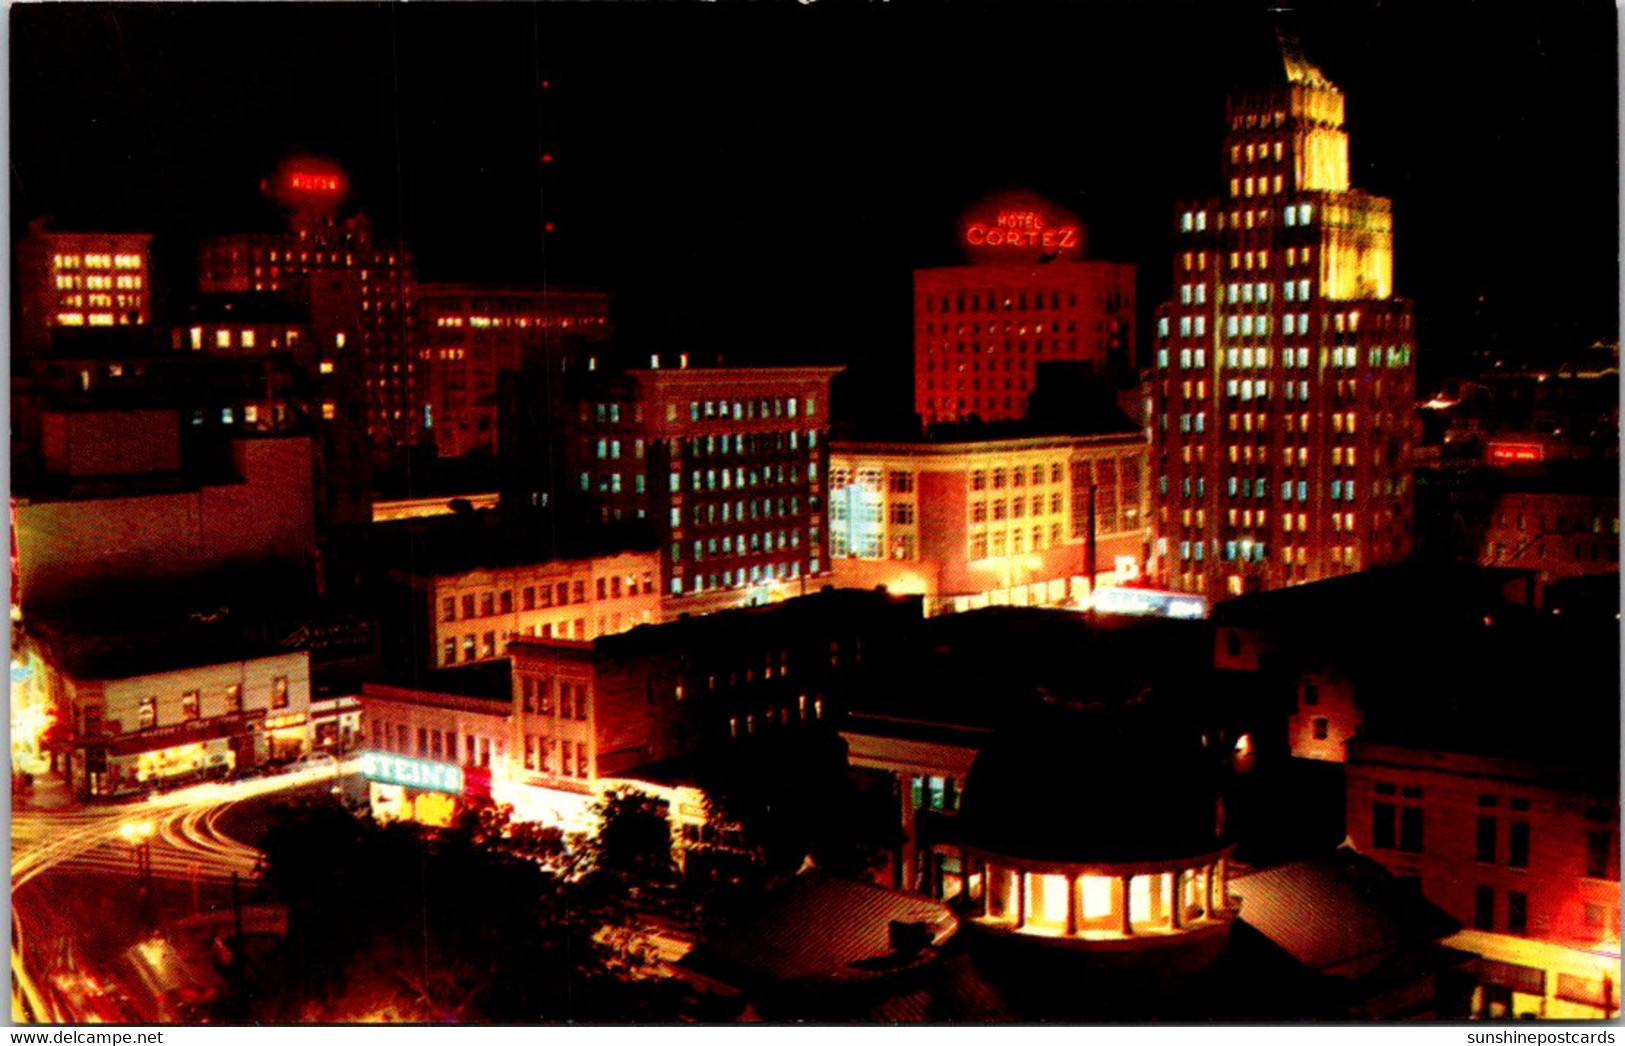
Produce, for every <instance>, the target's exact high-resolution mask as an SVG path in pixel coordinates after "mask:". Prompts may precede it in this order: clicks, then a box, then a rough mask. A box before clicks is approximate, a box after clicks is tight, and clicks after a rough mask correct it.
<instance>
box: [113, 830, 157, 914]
mask: <svg viewBox="0 0 1625 1046" xmlns="http://www.w3.org/2000/svg"><path fill="white" fill-rule="evenodd" d="M118 832H119V835H121V836H123V837H124V841H125V842H127V843H129V844H130V847H131V852H132V853H133V854H134V855H135V875H136V903H137V904H138V905H139V906H140V910H141V924H142V925H143V926H145V927H146V928H147V929H149V930H150V929H151V928H152V833H153V823H152V822H151V821H148V820H144V819H133V820H129V821H124V822H123V823H121V824H120V825H119V826H118Z"/></svg>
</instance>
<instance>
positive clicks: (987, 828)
mask: <svg viewBox="0 0 1625 1046" xmlns="http://www.w3.org/2000/svg"><path fill="white" fill-rule="evenodd" d="M1217 767H1218V761H1217V759H1216V758H1215V753H1213V752H1212V751H1210V749H1209V747H1208V744H1207V742H1206V740H1205V738H1204V737H1203V735H1202V734H1201V733H1200V732H1199V731H1198V730H1197V729H1195V728H1194V727H1192V726H1190V725H1188V724H1186V723H1183V722H1181V721H1180V720H1179V718H1178V717H1177V716H1175V715H1172V714H1169V713H1167V712H1164V711H1161V710H1159V709H1157V708H1154V707H1152V706H1151V705H1150V704H1149V703H1145V702H1139V703H1133V704H1130V705H1127V706H1118V707H1109V708H1094V707H1089V708H1084V707H1079V706H1075V705H1067V704H1062V703H1059V702H1053V701H1045V702H1042V703H1040V704H1039V705H1038V706H1037V707H1036V708H1035V709H1033V710H1032V711H1031V712H1030V713H1026V714H1024V715H1022V716H1021V717H1019V718H1018V719H1017V720H1015V721H1013V722H1011V723H1009V724H1007V725H1006V726H1004V727H1003V728H1001V729H1000V730H999V731H998V732H997V733H996V734H995V735H994V736H993V737H992V738H991V739H990V740H989V741H988V743H987V744H986V745H985V746H984V747H983V748H982V751H981V752H980V754H979V755H978V756H977V757H976V761H975V763H974V764H973V765H972V767H971V770H970V773H969V776H968V779H967V780H966V783H965V789H964V794H963V797H962V799H961V805H960V811H959V815H958V817H957V818H956V824H955V833H954V834H955V836H956V840H957V842H958V844H959V848H960V866H961V868H963V869H964V871H965V873H966V875H965V877H964V880H963V881H964V884H965V890H964V892H963V894H962V896H961V900H960V903H961V906H962V918H963V919H964V920H965V922H966V923H967V924H968V925H970V926H971V927H974V928H976V929H979V930H981V931H984V932H987V933H991V934H997V935H1003V936H1009V937H1018V938H1033V939H1036V940H1041V941H1045V942H1050V943H1053V944H1056V945H1063V946H1067V947H1070V948H1075V949H1081V950H1086V951H1096V952H1101V953H1121V952H1146V951H1153V950H1155V951H1156V952H1158V953H1159V954H1160V955H1169V954H1170V953H1169V951H1168V950H1170V949H1178V950H1180V951H1181V953H1182V957H1183V958H1185V959H1196V960H1199V961H1201V960H1205V958H1207V957H1210V956H1211V955H1213V954H1216V953H1217V952H1218V951H1219V950H1220V949H1221V948H1222V947H1223V945H1224V943H1225V942H1226V941H1227V940H1228V938H1229V934H1230V925H1231V921H1232V920H1233V918H1234V916H1235V914H1236V912H1235V906H1234V904H1233V902H1232V901H1231V899H1230V897H1229V894H1228V891H1227V889H1226V879H1225V877H1226V864H1227V862H1228V860H1229V855H1230V849H1231V847H1230V844H1228V843H1227V842H1226V841H1225V838H1224V832H1223V812H1222V805H1221V800H1220V797H1219V790H1218V775H1217ZM1170 957H1171V955H1170ZM1181 965H1185V964H1184V963H1181Z"/></svg>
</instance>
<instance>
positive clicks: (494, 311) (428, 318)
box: [416, 283, 609, 458]
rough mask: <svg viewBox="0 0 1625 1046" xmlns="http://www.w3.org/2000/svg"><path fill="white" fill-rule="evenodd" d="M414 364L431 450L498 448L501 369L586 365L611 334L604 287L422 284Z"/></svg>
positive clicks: (453, 452) (452, 453) (449, 453)
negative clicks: (570, 288) (595, 347)
mask: <svg viewBox="0 0 1625 1046" xmlns="http://www.w3.org/2000/svg"><path fill="white" fill-rule="evenodd" d="M417 309H418V317H417V319H418V322H417V332H418V348H417V357H418V360H417V362H418V369H417V371H416V373H418V374H420V375H422V376H423V383H424V386H423V387H424V391H425V393H426V397H427V398H426V399H425V403H426V405H427V407H428V410H429V413H428V415H427V416H426V417H427V419H428V421H429V423H430V426H431V428H432V429H433V433H434V442H435V450H436V451H437V452H438V453H439V454H440V456H441V457H446V458H454V457H460V456H462V455H465V454H471V453H475V452H480V451H483V452H485V453H491V454H494V453H498V452H500V449H501V448H500V446H499V443H498V436H499V425H498V401H499V396H498V380H497V378H498V375H499V374H501V373H503V372H504V371H517V370H519V369H521V368H524V367H543V368H551V369H554V370H556V371H558V372H569V371H572V370H583V371H584V370H586V368H587V365H588V361H589V354H590V353H591V352H592V346H593V345H594V344H595V343H597V342H601V341H602V340H603V339H604V338H606V337H607V336H608V334H609V295H607V294H605V293H603V292H601V291H559V290H552V289H550V288H540V287H536V288H489V287H475V286H470V285H467V284H449V283H438V284H424V285H422V286H420V287H419V288H418V295H417Z"/></svg>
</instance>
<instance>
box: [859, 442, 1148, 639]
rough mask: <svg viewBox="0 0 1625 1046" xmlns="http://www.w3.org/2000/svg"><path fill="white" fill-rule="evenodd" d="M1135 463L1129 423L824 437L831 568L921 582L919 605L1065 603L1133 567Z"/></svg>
mask: <svg viewBox="0 0 1625 1046" xmlns="http://www.w3.org/2000/svg"><path fill="white" fill-rule="evenodd" d="M1144 476H1145V442H1144V439H1143V437H1142V436H1141V434H1140V433H1138V432H1124V433H1115V434H1106V435H1099V436H1035V437H1025V438H1006V439H984V440H976V441H954V442H932V443H922V442H904V443H896V442H892V443H867V442H844V441H843V442H836V443H834V444H832V445H831V448H830V475H829V529H830V555H831V560H832V562H833V564H834V568H835V579H836V581H837V583H839V584H841V585H843V586H846V587H852V588H872V587H874V586H876V585H885V586H887V587H888V588H890V589H891V590H892V591H895V592H904V593H911V594H918V595H922V596H924V597H925V600H926V608H927V612H929V613H938V612H941V611H945V610H968V609H973V608H975V607H979V606H988V605H990V604H999V603H1010V604H1015V605H1019V606H1028V605H1032V606H1044V605H1063V604H1064V605H1071V604H1075V603H1077V602H1079V601H1081V600H1083V599H1084V598H1085V597H1086V596H1087V595H1088V594H1089V592H1090V585H1091V583H1092V582H1093V581H1095V580H1096V579H1100V580H1105V581H1111V580H1114V579H1115V578H1116V577H1117V576H1118V575H1119V574H1120V573H1121V574H1122V575H1123V576H1124V577H1125V579H1126V578H1127V577H1130V576H1137V575H1138V573H1139V569H1140V566H1141V564H1142V563H1143V557H1144V546H1145V505H1146V501H1145V487H1144ZM1091 494H1092V495H1093V506H1092V511H1093V524H1094V526H1093V534H1092V535H1091V532H1090V531H1091V527H1090V524H1091V515H1090V513H1091V504H1090V498H1091ZM1091 542H1092V543H1093V547H1092V548H1091ZM1091 552H1093V555H1094V563H1093V564H1090V562H1089V555H1090V553H1091Z"/></svg>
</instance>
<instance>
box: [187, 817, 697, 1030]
mask: <svg viewBox="0 0 1625 1046" xmlns="http://www.w3.org/2000/svg"><path fill="white" fill-rule="evenodd" d="M505 820H506V817H505V811H501V810H495V809H486V810H475V811H473V812H472V813H470V814H468V815H465V816H464V817H463V818H461V819H460V820H459V821H458V822H457V823H456V824H454V825H453V826H452V827H451V828H448V829H444V830H438V831H436V830H432V829H424V828H422V827H421V826H418V825H414V824H404V823H396V824H389V825H378V824H377V823H375V822H374V821H373V820H372V819H371V818H369V817H367V816H365V815H364V814H357V813H353V812H351V811H350V810H347V809H345V808H344V807H343V806H341V805H340V804H337V803H330V802H321V803H316V804H311V805H306V806H300V807H292V808H286V809H284V810H282V811H281V812H280V813H279V815H278V817H277V820H276V822H275V823H274V824H273V826H272V827H271V829H270V830H269V831H268V832H267V833H266V835H265V838H264V840H263V842H262V844H261V845H262V848H263V849H264V850H265V854H266V858H265V860H266V864H265V875H266V880H267V883H268V884H269V885H270V887H271V888H272V890H273V891H274V893H275V894H276V895H277V896H278V897H279V898H280V899H281V900H283V901H284V903H286V904H287V905H288V910H289V914H288V935H287V939H286V940H285V941H284V942H282V944H281V946H280V947H279V948H278V949H276V950H275V952H274V953H273V954H270V955H266V956H263V957H261V958H260V959H258V960H245V961H244V962H243V963H242V967H241V969H239V970H238V971H236V977H235V978H234V983H235V985H236V990H235V991H232V992H230V993H228V995H227V997H226V998H224V999H222V1000H221V1004H220V1007H219V1009H218V1011H217V1014H216V1016H217V1017H218V1018H220V1019H223V1020H230V1021H271V1022H278V1023H282V1022H292V1021H310V1020H316V1021H336V1022H350V1021H406V1022H418V1023H465V1022H466V1023H539V1022H565V1021H623V1020H632V1019H639V1020H658V1019H662V1018H664V1019H671V1017H672V1016H673V1015H674V1014H675V1009H674V1007H675V1006H676V1004H677V999H676V995H677V991H676V989H675V988H674V987H673V986H672V985H671V984H669V983H667V982H662V981H658V980H652V979H638V978H634V977H630V976H628V975H627V970H626V965H625V963H624V962H623V961H621V958H620V956H619V955H618V953H617V946H616V938H615V937H614V935H613V934H606V933H604V932H603V931H604V930H605V927H606V925H609V918H608V915H607V914H606V913H608V912H610V911H611V908H612V906H610V905H609V904H608V903H607V901H606V900H605V898H606V897H607V896H608V895H607V894H606V893H605V892H604V891H591V892H590V893H589V891H588V890H587V889H586V888H585V886H584V883H585V879H579V880H572V879H571V878H570V877H569V875H568V873H567V872H563V873H561V871H560V870H559V868H560V867H562V865H561V854H562V853H563V846H562V839H559V838H558V837H556V835H555V834H550V833H547V832H546V831H533V830H522V831H519V832H517V833H515V832H511V831H509V830H508V826H506V824H505ZM514 836H517V837H518V838H517V839H515V838H514ZM619 845H620V844H619V843H617V846H619ZM633 867H634V868H636V867H642V865H641V864H637V865H634V866H633ZM632 870H633V869H632V868H629V869H628V872H629V874H630V873H631V872H632Z"/></svg>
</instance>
